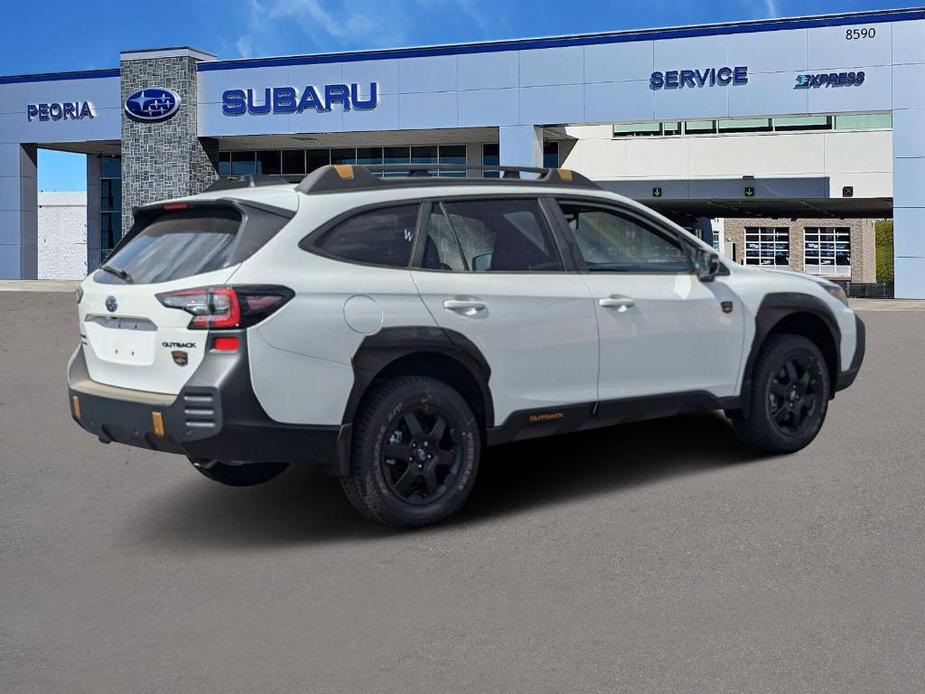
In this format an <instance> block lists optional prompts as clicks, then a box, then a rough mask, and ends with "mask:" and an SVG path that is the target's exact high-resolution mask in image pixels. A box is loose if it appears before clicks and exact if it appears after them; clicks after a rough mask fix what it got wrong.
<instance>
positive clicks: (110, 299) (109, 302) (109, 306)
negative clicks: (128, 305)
mask: <svg viewBox="0 0 925 694" xmlns="http://www.w3.org/2000/svg"><path fill="white" fill-rule="evenodd" d="M117 308H119V302H118V301H116V297H114V296H107V297H106V310H107V311H109V312H110V313H115V311H116V309H117Z"/></svg>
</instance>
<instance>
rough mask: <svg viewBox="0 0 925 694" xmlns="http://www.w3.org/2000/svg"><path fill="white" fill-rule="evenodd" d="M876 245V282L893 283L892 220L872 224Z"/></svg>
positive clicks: (882, 220)
mask: <svg viewBox="0 0 925 694" xmlns="http://www.w3.org/2000/svg"><path fill="white" fill-rule="evenodd" d="M874 230H875V232H874V233H875V234H876V242H875V243H876V244H877V281H878V282H892V281H893V220H892V219H881V220H880V221H878V222H876V223H875V224H874Z"/></svg>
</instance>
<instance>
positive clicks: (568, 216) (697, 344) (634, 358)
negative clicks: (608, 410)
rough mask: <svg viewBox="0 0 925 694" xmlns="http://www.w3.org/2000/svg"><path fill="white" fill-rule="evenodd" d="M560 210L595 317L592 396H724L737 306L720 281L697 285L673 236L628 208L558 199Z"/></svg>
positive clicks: (736, 366)
mask: <svg viewBox="0 0 925 694" xmlns="http://www.w3.org/2000/svg"><path fill="white" fill-rule="evenodd" d="M560 208H561V210H562V213H563V215H564V218H565V222H566V223H567V225H568V227H569V229H570V230H571V233H572V236H573V240H574V242H575V247H576V250H577V252H578V255H580V256H581V259H582V260H583V263H584V266H585V270H586V272H585V274H584V275H583V277H584V279H585V280H586V282H587V284H588V287H589V289H590V292H591V295H592V297H593V305H594V310H595V313H596V315H597V324H598V330H599V332H600V379H599V386H598V390H599V394H598V397H599V399H600V401H601V402H606V401H610V400H618V399H622V398H629V397H640V396H651V395H667V394H678V393H689V392H695V391H707V392H709V393H711V394H713V395H716V396H726V395H733V394H734V393H735V389H736V387H737V376H738V373H739V370H740V368H741V364H740V360H741V355H742V341H743V327H744V323H743V316H742V306H741V302H740V300H739V298H738V297H737V296H736V295H735V293H734V292H732V290H731V289H730V288H729V287H728V286H726V284H724V282H723V279H722V277H718V278H716V279H715V280H714V281H712V282H707V283H705V282H701V281H700V280H699V279H698V278H697V276H696V275H695V274H693V273H692V268H691V265H690V261H689V259H688V253H687V252H686V249H685V247H684V246H685V244H686V243H688V242H687V241H683V242H682V240H681V239H680V237H679V233H681V232H677V231H676V230H674V229H672V228H671V227H669V226H668V225H666V224H664V223H663V222H661V221H660V220H658V219H656V218H652V219H648V218H647V217H645V216H644V215H643V214H642V213H641V212H638V211H636V210H630V209H626V210H624V209H621V208H616V207H613V208H611V207H608V206H599V205H597V204H595V203H585V202H580V201H565V200H562V201H560Z"/></svg>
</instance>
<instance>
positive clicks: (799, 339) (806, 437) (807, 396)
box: [731, 334, 831, 453]
mask: <svg viewBox="0 0 925 694" xmlns="http://www.w3.org/2000/svg"><path fill="white" fill-rule="evenodd" d="M830 394H831V385H830V383H829V372H828V369H827V367H826V364H825V358H824V357H823V356H822V352H820V351H819V348H818V347H817V346H816V345H815V344H814V343H813V342H811V341H810V340H808V339H807V338H805V337H803V336H801V335H789V334H781V335H772V336H771V337H769V338H768V339H767V341H766V342H765V343H764V344H763V345H762V346H761V351H760V352H759V354H758V358H757V359H756V360H755V366H754V369H753V371H752V383H751V390H750V392H749V393H748V394H746V396H745V397H747V398H748V416H747V417H746V416H743V414H742V413H741V412H736V413H733V415H732V417H731V419H732V426H733V429H734V430H735V433H736V435H737V436H738V437H739V439H740V440H741V441H742V442H743V443H745V444H746V445H748V446H751V447H753V448H758V449H761V450H763V451H767V452H769V453H793V452H794V451H798V450H800V449H801V448H804V447H805V446H807V445H809V443H810V442H812V440H813V439H814V438H816V434H818V433H819V430H820V429H821V428H822V423H823V422H824V421H825V415H826V412H827V411H828V406H829V397H830Z"/></svg>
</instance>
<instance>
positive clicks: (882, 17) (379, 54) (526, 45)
mask: <svg viewBox="0 0 925 694" xmlns="http://www.w3.org/2000/svg"><path fill="white" fill-rule="evenodd" d="M915 19H925V8H919V9H910V10H888V11H883V12H859V13H852V14H843V15H826V16H820V17H802V18H801V17H796V18H793V19H770V20H762V21H756V22H744V23H730V24H714V25H704V26H695V27H688V28H685V27H679V28H674V29H643V30H638V31H637V30H634V31H621V32H614V33H608V34H587V35H581V36H556V37H550V38H541V39H512V40H509V41H493V42H486V43H464V44H454V45H448V46H429V47H428V46H425V47H420V48H398V49H384V50H374V51H357V52H346V53H326V54H322V55H305V56H286V57H280V58H245V59H241V60H221V61H215V62H207V63H199V64H198V65H197V66H196V70H197V71H198V72H210V71H212V70H238V69H242V68H259V67H285V66H289V65H317V64H324V63H353V62H358V61H362V60H389V59H395V58H421V57H429V56H439V55H465V54H468V53H498V52H501V51H525V50H533V49H537V48H561V47H566V46H591V45H596V44H608V43H629V42H633V41H656V40H662V39H678V38H689V37H692V36H720V35H724V34H749V33H755V32H762V31H781V30H784V29H812V28H816V27H828V26H850V25H853V24H872V23H878V22H902V21H910V20H915Z"/></svg>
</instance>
